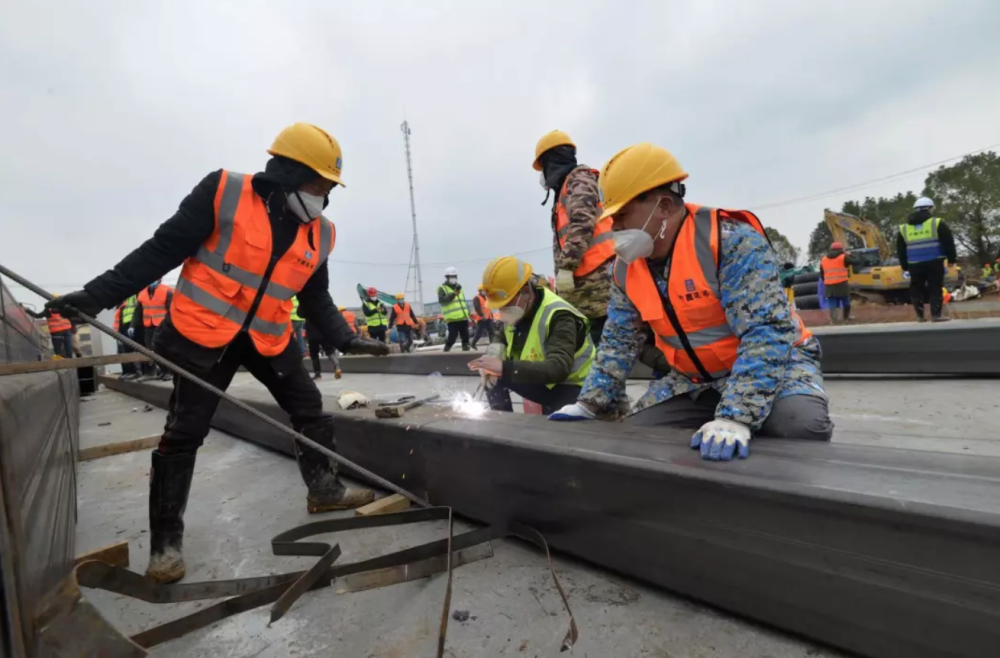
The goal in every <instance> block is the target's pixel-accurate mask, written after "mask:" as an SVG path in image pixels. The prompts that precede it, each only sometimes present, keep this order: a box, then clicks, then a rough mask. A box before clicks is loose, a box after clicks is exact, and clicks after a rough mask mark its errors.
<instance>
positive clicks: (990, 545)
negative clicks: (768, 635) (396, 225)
mask: <svg viewBox="0 0 1000 658" xmlns="http://www.w3.org/2000/svg"><path fill="white" fill-rule="evenodd" d="M104 381H105V383H106V384H108V385H109V386H110V387H112V388H115V389H117V390H120V391H122V392H125V393H127V394H130V395H135V396H137V397H140V398H141V399H144V400H146V401H148V402H151V403H154V404H159V405H161V406H162V405H164V404H166V401H167V398H168V396H169V387H167V386H164V385H162V384H153V383H132V382H119V381H117V380H115V379H111V378H105V380H104ZM266 395H267V394H266V393H264V392H262V393H250V392H247V393H244V394H242V395H241V396H242V397H243V398H244V399H245V401H247V402H249V403H251V404H253V405H254V406H256V407H257V408H259V409H261V410H263V411H266V412H267V413H269V414H271V415H273V416H274V417H276V418H282V419H283V420H285V421H286V422H287V418H286V417H285V416H284V413H283V412H282V411H281V410H280V409H278V407H277V405H275V404H274V403H273V402H272V401H270V400H269V399H268V398H267V397H266ZM331 407H334V408H335V407H336V404H335V402H334V401H333V400H327V408H328V409H330V408H331ZM334 413H335V415H336V416H337V447H338V451H339V452H341V453H342V454H343V455H344V456H346V457H348V458H350V459H352V460H355V461H356V462H358V463H359V464H360V465H362V466H363V467H365V468H369V469H371V470H373V471H375V472H377V473H379V474H381V475H382V476H384V477H386V478H388V479H390V480H392V481H394V482H397V483H398V484H400V485H402V486H405V487H407V488H409V489H411V490H412V491H414V492H415V493H417V494H418V495H426V497H427V498H428V499H429V500H431V501H432V502H433V503H434V504H439V505H451V506H453V507H454V508H455V509H456V511H458V512H459V513H460V514H462V515H464V516H466V517H469V518H472V519H476V520H479V521H482V522H484V523H503V522H507V521H513V520H516V521H519V522H522V523H526V524H528V525H531V526H533V527H535V528H537V529H538V530H539V531H541V532H542V533H543V534H544V535H545V537H546V538H547V539H548V541H549V543H550V544H551V545H552V546H554V547H555V548H557V549H559V550H561V551H564V552H566V553H570V554H573V555H575V556H578V557H580V558H583V559H585V560H588V561H591V562H593V563H595V564H598V565H601V566H604V567H606V568H609V569H612V570H615V571H618V572H621V573H624V574H627V575H630V576H633V577H636V578H639V579H642V580H645V581H648V582H651V583H654V584H657V585H660V586H662V587H664V588H667V589H670V590H673V591H676V592H680V593H682V594H685V595H688V596H691V597H693V598H697V599H699V600H702V601H706V602H708V603H711V604H713V605H716V606H719V607H720V608H723V609H726V610H728V611H730V612H733V613H736V614H738V615H742V616H745V617H749V618H753V619H756V620H759V621H762V622H765V623H767V624H771V625H774V626H776V627H779V628H782V629H784V630H786V631H790V632H793V633H797V634H801V635H804V636H807V637H810V638H813V639H815V640H818V641H822V642H826V643H828V644H831V645H835V646H838V647H841V648H844V649H847V650H850V651H854V652H856V653H859V654H862V655H865V656H870V657H872V658H898V657H901V656H905V657H906V658H973V657H975V658H986V657H989V658H995V656H996V655H997V647H1000V513H998V506H997V501H1000V459H995V458H984V457H965V456H963V455H954V454H944V453H933V452H920V451H911V450H900V449H886V448H873V447H868V446H859V445H849V444H837V443H833V444H818V443H811V442H797V441H778V440H770V441H769V440H767V439H758V440H755V441H754V446H753V457H752V458H751V459H749V460H747V461H739V462H733V463H728V464H722V463H711V462H703V461H702V460H701V459H700V458H699V457H698V455H697V453H696V452H692V451H691V450H690V449H689V448H688V441H689V438H690V432H689V431H684V430H673V429H670V428H657V429H642V430H639V429H630V428H628V427H626V426H624V425H620V424H607V423H596V422H594V423H575V424H568V425H567V424H559V425H556V424H554V423H551V422H548V421H546V420H545V419H544V418H541V417H538V416H525V415H523V414H500V413H494V412H490V413H489V414H488V416H487V418H488V420H468V419H463V418H457V417H454V415H453V414H451V413H450V412H444V411H442V410H440V409H438V410H435V409H433V408H421V409H416V410H414V411H413V413H408V414H407V416H406V417H404V418H402V419H399V420H376V419H375V418H374V417H373V414H372V413H371V412H370V411H353V412H342V411H336V412H334ZM213 423H214V424H215V426H216V427H218V428H220V429H222V430H225V431H227V432H229V433H232V434H234V435H236V436H241V437H243V438H247V439H250V440H252V441H255V442H258V443H261V444H263V445H267V446H270V447H272V448H275V449H277V450H280V451H282V452H285V453H290V451H291V445H290V444H289V442H288V441H287V439H285V438H284V437H283V436H278V435H276V433H275V432H274V431H273V430H271V429H270V428H268V427H262V426H261V423H259V422H256V421H254V420H253V419H252V418H250V417H248V416H246V415H245V414H241V413H239V412H238V410H236V409H235V408H231V407H227V406H225V405H223V406H222V407H220V409H219V412H218V413H217V414H216V417H215V420H214V421H213Z"/></svg>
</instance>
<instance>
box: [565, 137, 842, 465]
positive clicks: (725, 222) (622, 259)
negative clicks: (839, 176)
mask: <svg viewBox="0 0 1000 658" xmlns="http://www.w3.org/2000/svg"><path fill="white" fill-rule="evenodd" d="M686 178H687V173H685V172H684V170H683V169H682V168H681V166H680V164H679V163H678V162H677V160H676V159H675V158H674V157H673V155H671V154H670V153H669V152H667V151H666V150H664V149H662V148H660V147H657V146H653V145H652V144H637V145H635V146H632V147H629V148H627V149H625V150H623V151H621V152H619V153H618V154H617V155H615V156H614V157H613V158H612V159H611V160H609V161H608V163H607V164H605V165H604V169H603V170H602V171H601V175H600V188H601V193H602V196H603V199H604V215H605V216H613V217H614V225H613V228H614V231H615V234H614V235H615V238H614V241H615V253H616V254H617V258H616V259H615V261H614V262H613V266H612V267H613V269H612V272H613V278H614V285H613V286H612V288H611V301H610V303H609V306H608V321H607V324H606V325H605V327H604V335H603V336H602V338H601V347H600V350H599V352H598V354H597V358H596V359H595V361H594V365H593V367H592V368H591V370H590V374H589V375H588V377H587V380H586V382H585V383H584V385H583V390H582V391H581V393H580V397H579V399H578V400H577V401H576V403H574V404H571V405H567V406H565V407H563V408H562V409H560V410H559V411H558V412H556V413H554V414H552V415H551V416H550V418H551V419H552V420H585V419H592V418H597V417H611V416H614V415H615V414H616V413H617V412H619V410H621V409H622V408H627V405H628V399H627V397H626V396H625V383H626V379H627V378H628V375H629V372H630V371H631V370H632V366H633V365H634V364H635V361H636V359H637V358H638V356H639V354H640V353H641V352H643V351H644V348H645V347H646V340H647V335H648V333H650V332H651V333H652V337H653V341H654V342H655V347H656V349H657V351H658V352H659V354H658V355H656V356H657V361H658V363H656V364H654V365H655V367H654V370H660V371H669V374H667V375H666V376H665V377H663V378H661V379H659V380H656V381H654V382H653V383H652V384H650V386H649V389H648V390H647V391H646V393H645V394H644V395H643V396H642V397H641V398H640V399H639V401H638V402H637V403H636V405H635V407H634V408H633V409H632V412H631V415H630V416H629V417H628V418H627V419H626V420H625V422H626V423H628V424H632V425H637V426H642V425H645V426H651V425H672V426H679V427H691V428H699V429H697V431H696V432H695V433H694V436H693V437H692V440H691V447H692V448H700V449H701V455H702V457H703V458H704V459H711V460H725V461H728V460H730V459H732V458H733V457H734V456H736V457H739V458H741V459H743V458H746V457H747V456H749V454H750V437H751V436H752V435H754V434H759V435H761V436H772V437H781V438H790V439H813V440H820V441H828V440H829V439H830V436H831V434H832V432H833V423H832V422H831V421H830V416H829V412H828V409H827V398H826V393H825V392H824V390H823V375H822V372H821V370H820V356H821V354H820V346H819V343H818V341H817V340H816V339H815V338H814V337H813V336H812V334H811V332H810V331H809V330H808V329H807V328H806V327H805V326H804V325H803V324H802V321H801V320H800V319H799V317H798V315H797V314H796V313H795V310H794V309H793V308H792V306H791V305H790V304H789V302H788V298H787V297H786V296H785V293H784V290H783V289H782V287H781V283H780V280H779V278H778V267H777V263H776V260H775V254H774V251H773V249H772V248H771V245H770V244H769V243H768V241H767V238H766V237H765V235H764V228H763V226H761V223H760V221H759V220H758V219H757V217H755V216H754V215H753V213H751V212H748V211H744V210H721V209H718V210H717V209H713V208H707V207H704V206H698V205H695V204H690V203H685V202H684V193H685V188H684V185H683V184H682V183H681V181H683V180H684V179H686ZM645 351H646V355H647V359H646V360H647V361H648V354H649V350H648V349H647V350H645ZM660 357H662V359H660Z"/></svg>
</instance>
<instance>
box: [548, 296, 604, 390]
mask: <svg viewBox="0 0 1000 658" xmlns="http://www.w3.org/2000/svg"><path fill="white" fill-rule="evenodd" d="M556 311H569V312H570V313H572V314H573V317H580V316H578V315H577V314H576V313H574V311H576V309H575V308H573V307H572V306H571V305H570V304H568V303H567V302H565V301H563V300H562V299H560V298H558V297H557V298H556V301H553V302H551V303H550V304H548V305H546V306H545V308H544V309H542V314H541V316H539V318H538V342H539V343H541V345H542V354H545V342H546V341H547V340H548V338H549V334H548V332H547V331H546V330H545V327H546V325H547V323H548V321H549V316H550V315H552V314H553V313H554V312H556ZM577 312H579V311H577ZM593 355H594V341H592V340H591V339H590V332H587V337H586V339H585V340H584V341H583V351H582V352H580V354H578V355H577V356H576V357H574V359H573V369H572V370H570V374H573V373H574V372H576V371H577V370H579V369H580V368H582V367H583V366H584V364H585V363H587V361H589V360H590V357H591V356H593Z"/></svg>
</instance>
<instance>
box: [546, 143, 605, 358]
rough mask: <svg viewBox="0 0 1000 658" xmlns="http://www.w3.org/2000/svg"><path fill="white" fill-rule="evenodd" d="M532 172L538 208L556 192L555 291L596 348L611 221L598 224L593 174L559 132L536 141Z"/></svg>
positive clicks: (598, 206)
mask: <svg viewBox="0 0 1000 658" xmlns="http://www.w3.org/2000/svg"><path fill="white" fill-rule="evenodd" d="M534 168H535V171H540V172H542V174H541V184H542V188H544V189H545V201H543V202H542V205H545V203H546V202H547V201H548V200H549V192H551V191H555V192H556V198H555V201H554V203H553V204H552V253H553V256H554V259H555V268H556V292H558V293H559V296H560V297H562V298H563V299H565V300H566V301H568V302H569V303H570V304H571V305H573V306H574V307H576V308H577V309H578V310H579V311H581V312H582V313H583V314H584V315H586V316H587V318H588V319H589V320H590V335H591V338H592V339H593V340H594V344H595V345H599V344H600V342H601V331H602V330H603V329H604V322H605V320H606V319H607V315H608V297H609V296H610V294H611V273H610V272H609V270H608V267H607V265H608V262H609V261H610V259H611V257H612V256H614V255H615V250H614V240H613V237H612V232H611V218H610V217H605V218H604V219H602V220H601V221H598V217H599V216H600V215H601V198H600V193H599V192H598V189H597V173H598V172H597V170H596V169H591V168H590V167H588V166H586V165H579V164H577V162H576V145H575V144H574V143H573V140H571V139H570V137H569V135H567V134H566V133H564V132H563V131H561V130H553V131H552V132H550V133H548V134H546V135H544V136H542V138H541V139H540V140H538V144H537V145H536V146H535V162H534Z"/></svg>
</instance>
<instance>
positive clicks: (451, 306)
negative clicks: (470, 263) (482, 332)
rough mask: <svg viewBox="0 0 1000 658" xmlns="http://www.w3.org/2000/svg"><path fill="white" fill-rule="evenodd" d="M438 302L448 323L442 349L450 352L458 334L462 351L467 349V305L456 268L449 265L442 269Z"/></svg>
mask: <svg viewBox="0 0 1000 658" xmlns="http://www.w3.org/2000/svg"><path fill="white" fill-rule="evenodd" d="M438 302H440V303H441V314H442V315H444V321H445V323H446V324H447V325H448V338H447V339H446V340H445V343H444V351H445V352H450V351H451V348H452V346H454V345H455V341H456V340H457V339H458V337H459V336H461V337H462V351H463V352H468V351H469V349H471V348H470V347H469V305H468V303H466V301H465V295H464V294H463V293H462V284H461V283H459V282H458V270H456V269H455V268H454V267H449V268H447V269H446V270H445V271H444V283H442V284H441V285H440V286H438Z"/></svg>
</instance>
